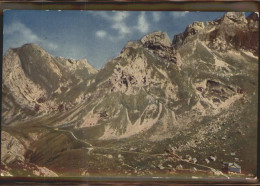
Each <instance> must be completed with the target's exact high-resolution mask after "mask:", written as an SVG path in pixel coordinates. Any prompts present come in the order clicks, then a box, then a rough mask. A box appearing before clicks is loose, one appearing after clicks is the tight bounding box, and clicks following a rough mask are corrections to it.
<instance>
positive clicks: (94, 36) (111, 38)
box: [3, 10, 224, 69]
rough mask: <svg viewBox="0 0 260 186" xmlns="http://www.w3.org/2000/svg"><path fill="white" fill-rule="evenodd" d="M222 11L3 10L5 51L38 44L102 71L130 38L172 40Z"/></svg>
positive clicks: (53, 53) (52, 52) (51, 52)
mask: <svg viewBox="0 0 260 186" xmlns="http://www.w3.org/2000/svg"><path fill="white" fill-rule="evenodd" d="M223 14H224V12H171V11H163V12H159V11H158V12H155V11H150V12H148V11H146V12H140V11H79V10H77V11H69V10H63V11H56V10H55V11H54V10H50V11H44V10H6V11H5V12H4V39H3V49H4V52H6V51H7V50H8V49H9V48H16V47H20V46H22V45H23V44H25V43H37V44H39V45H41V46H42V47H43V48H44V49H45V50H46V51H48V52H49V53H50V54H52V55H54V56H63V57H68V58H74V59H82V58H87V60H88V61H89V63H90V64H91V65H92V66H94V67H95V68H97V69H100V68H101V67H102V66H104V64H105V63H106V62H107V61H108V60H109V59H111V58H114V57H115V56H117V54H118V53H120V51H121V49H122V48H123V47H124V46H125V44H126V43H127V42H128V41H130V40H139V39H141V38H142V37H143V36H144V35H146V34H148V33H149V32H152V31H159V30H160V31H165V32H167V34H168V36H169V38H170V39H171V40H172V39H173V36H174V35H175V34H178V33H181V32H183V31H184V29H185V28H186V26H187V25H189V24H191V23H192V22H194V21H209V20H214V19H216V18H219V17H221V16H222V15H223Z"/></svg>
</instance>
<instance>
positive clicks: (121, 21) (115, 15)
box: [90, 11, 160, 41]
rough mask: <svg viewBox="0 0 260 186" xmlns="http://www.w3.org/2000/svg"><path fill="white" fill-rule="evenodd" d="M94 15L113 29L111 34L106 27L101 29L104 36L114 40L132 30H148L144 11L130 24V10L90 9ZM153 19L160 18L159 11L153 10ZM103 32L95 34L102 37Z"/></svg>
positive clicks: (121, 37) (123, 36) (157, 19)
mask: <svg viewBox="0 0 260 186" xmlns="http://www.w3.org/2000/svg"><path fill="white" fill-rule="evenodd" d="M90 13H91V14H92V15H94V16H98V17H101V18H103V19H104V20H106V21H107V22H108V23H109V24H110V27H109V28H110V29H112V30H115V31H116V34H112V33H111V32H109V31H108V30H107V29H104V30H103V31H104V32H106V36H107V37H106V38H108V39H110V40H112V41H116V40H119V39H123V38H125V36H126V35H128V34H133V33H134V32H136V31H137V32H139V33H146V32H148V30H149V22H148V20H147V18H146V14H145V12H141V13H140V14H139V15H138V19H137V23H136V24H132V25H131V24H130V22H131V21H129V17H130V16H131V15H132V14H131V12H127V11H120V12H117V11H113V12H103V11H102V12H97V11H92V12H90ZM154 19H155V21H159V20H160V14H159V12H157V13H156V12H155V15H154ZM103 35H104V33H99V34H97V32H96V36H97V37H99V38H104V37H102V36H103Z"/></svg>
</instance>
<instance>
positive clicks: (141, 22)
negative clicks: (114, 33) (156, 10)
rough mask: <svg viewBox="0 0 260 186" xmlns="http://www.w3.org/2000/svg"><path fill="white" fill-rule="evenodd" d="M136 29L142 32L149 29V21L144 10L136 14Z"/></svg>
mask: <svg viewBox="0 0 260 186" xmlns="http://www.w3.org/2000/svg"><path fill="white" fill-rule="evenodd" d="M136 29H137V30H139V31H140V32H142V33H146V32H147V31H148V30H149V23H148V20H147V19H146V15H145V12H141V13H140V15H139V16H138V21H137V26H136Z"/></svg>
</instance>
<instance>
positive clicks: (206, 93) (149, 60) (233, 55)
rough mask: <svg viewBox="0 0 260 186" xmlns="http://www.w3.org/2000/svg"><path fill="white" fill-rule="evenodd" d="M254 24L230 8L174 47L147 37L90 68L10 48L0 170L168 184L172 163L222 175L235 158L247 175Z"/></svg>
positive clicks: (251, 165)
mask: <svg viewBox="0 0 260 186" xmlns="http://www.w3.org/2000/svg"><path fill="white" fill-rule="evenodd" d="M258 25H259V16H258V14H257V13H252V14H251V15H249V16H248V17H245V15H244V13H240V12H228V13H226V14H225V15H224V16H223V17H221V18H219V19H216V20H214V21H209V22H206V23H204V22H194V23H193V24H191V25H189V26H187V28H186V29H185V31H184V32H183V33H181V34H178V35H175V36H174V38H173V39H172V41H171V40H170V39H169V37H168V35H167V34H166V33H165V32H161V31H157V32H152V33H149V34H147V35H145V36H144V37H143V38H141V39H140V40H138V41H129V42H128V43H127V44H126V45H125V47H124V48H123V49H122V51H121V52H120V53H119V54H118V56H117V57H115V58H114V59H112V60H110V61H108V62H107V64H106V65H105V66H104V67H103V68H102V69H100V70H96V69H95V68H93V67H92V66H91V65H90V63H89V62H88V61H87V60H86V59H81V60H75V59H66V58H63V57H54V56H52V55H50V54H49V53H48V52H46V51H45V50H44V49H43V48H41V47H40V46H39V45H37V44H25V45H23V46H21V47H20V48H14V49H9V50H8V51H7V52H6V54H5V55H4V57H3V67H2V70H3V76H2V110H1V112H2V117H1V122H2V135H1V137H2V139H1V169H2V172H1V174H2V175H7V176H8V175H13V176H74V175H75V176H98V175H104V176H115V175H121V176H135V175H138V176H139V175H141V176H142V175H143V176H147V175H148V176H154V175H163V176H165V175H167V176H169V175H171V176H177V177H178V176H180V175H183V174H184V175H185V174H186V173H183V171H180V165H181V167H182V168H181V170H193V172H192V174H198V175H199V174H202V172H203V171H204V172H203V174H206V175H207V176H212V177H217V176H221V177H223V176H225V175H224V174H223V173H222V172H221V168H222V162H223V161H227V162H233V161H236V162H237V163H238V164H239V165H241V167H242V173H243V175H244V176H254V175H255V174H256V142H257V130H256V129H257V105H258V47H259V42H258V41H259V38H258V37H259V28H258ZM100 52H102V51H100ZM169 148H170V149H174V152H175V153H176V156H178V158H176V157H175V158H174V157H171V156H170V157H169V150H168V149H169ZM234 154H235V155H234ZM210 156H214V157H217V161H212V162H210V163H208V162H207V161H205V159H207V158H208V157H210ZM187 157H192V158H196V163H193V164H192V163H191V162H190V161H189V160H187V159H189V158H187ZM188 175H191V174H190V173H189V174H188ZM204 176H205V175H204Z"/></svg>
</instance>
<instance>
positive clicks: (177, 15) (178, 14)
mask: <svg viewBox="0 0 260 186" xmlns="http://www.w3.org/2000/svg"><path fill="white" fill-rule="evenodd" d="M188 13H189V11H183V12H171V16H172V17H173V18H180V17H184V16H186V15H187V14H188Z"/></svg>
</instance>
